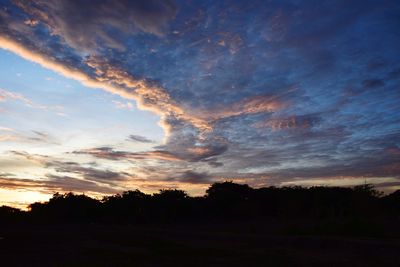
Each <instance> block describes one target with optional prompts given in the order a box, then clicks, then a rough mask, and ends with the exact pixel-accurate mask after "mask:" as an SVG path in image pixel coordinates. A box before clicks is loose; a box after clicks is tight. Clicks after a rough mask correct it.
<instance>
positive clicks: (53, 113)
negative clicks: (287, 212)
mask: <svg viewBox="0 0 400 267" xmlns="http://www.w3.org/2000/svg"><path fill="white" fill-rule="evenodd" d="M399 14H400V4H399V2H398V1H397V0H364V1H357V0H355V1H348V0H326V1H321V0H318V1H317V0H315V1H314V0H306V1H299V0H287V1H278V0H276V1H275V0H269V1H267V0H262V1H261V0H260V1H206V0H198V1H190V0H188V1H166V0H163V1H157V0H136V1H127V0H125V1H124V0H121V1H111V0H96V1H94V0H79V1H78V0H32V1H28V0H26V1H24V0H10V1H7V0H0V70H1V71H0V205H11V206H17V207H24V206H25V205H26V204H28V203H31V202H34V201H44V200H47V199H48V198H49V197H50V196H51V195H52V194H53V193H55V192H69V191H73V192H76V193H85V194H88V195H90V196H102V195H106V194H115V193H119V192H122V191H125V190H129V189H139V190H142V191H144V192H147V193H152V192H156V191H158V190H159V189H162V188H179V189H183V190H185V191H187V192H188V193H189V194H192V195H201V194H203V193H204V190H205V189H206V188H207V187H208V186H209V185H210V184H211V183H213V182H217V181H223V180H232V181H234V182H238V183H247V184H249V185H251V186H253V187H260V186H272V185H274V186H286V185H302V186H312V185H338V186H349V185H357V184H363V183H364V182H368V183H373V184H375V185H376V186H377V188H378V189H379V190H383V191H386V192H391V191H393V190H395V189H399V188H400V31H399V29H400V16H399Z"/></svg>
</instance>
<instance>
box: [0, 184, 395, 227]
mask: <svg viewBox="0 0 400 267" xmlns="http://www.w3.org/2000/svg"><path fill="white" fill-rule="evenodd" d="M29 209H30V210H29V211H28V212H22V211H20V210H18V209H14V208H10V207H5V206H3V207H1V208H0V219H1V221H2V222H13V221H20V220H26V221H31V222H86V223H92V222H101V223H133V224H171V223H184V222H191V221H192V222H201V221H207V222H210V221H232V220H237V221H241V220H253V219H262V220H264V219H274V220H275V219H277V220H283V219H284V220H287V219H289V220H290V219H297V220H298V219H305V220H308V219H312V220H324V219H334V220H342V219H345V220H349V219H350V220H351V221H352V222H354V221H357V220H358V221H362V220H363V218H368V220H371V219H373V218H378V219H389V220H390V219H399V218H400V191H396V192H394V193H392V194H390V195H386V196H383V195H382V193H380V192H379V191H376V190H375V189H374V188H373V186H371V185H362V186H356V187H354V188H342V187H310V188H304V187H297V186H295V187H280V188H278V187H267V188H258V189H253V188H251V187H249V186H248V185H242V184H236V183H233V182H222V183H215V184H213V185H211V186H210V188H209V189H208V190H207V191H206V195H205V196H203V197H190V196H188V195H187V194H186V193H185V192H184V191H182V190H176V189H174V190H160V192H159V193H156V194H153V195H150V194H145V193H143V192H141V191H139V190H135V191H126V192H124V193H122V194H117V195H113V196H108V197H104V198H103V199H102V200H96V199H93V198H91V197H88V196H86V195H75V194H73V193H67V194H59V193H56V194H54V195H53V197H52V198H51V199H50V200H49V201H48V202H45V203H33V204H31V205H30V206H29Z"/></svg>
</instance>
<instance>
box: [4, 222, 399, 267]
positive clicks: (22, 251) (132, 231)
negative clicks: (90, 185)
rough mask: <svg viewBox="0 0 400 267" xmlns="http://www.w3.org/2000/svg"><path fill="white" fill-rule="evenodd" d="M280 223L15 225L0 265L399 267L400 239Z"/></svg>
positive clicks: (6, 239) (6, 230) (9, 230)
mask: <svg viewBox="0 0 400 267" xmlns="http://www.w3.org/2000/svg"><path fill="white" fill-rule="evenodd" d="M278 229H283V228H281V227H280V226H279V225H274V224H272V223H271V225H265V224H264V225H262V226H261V225H254V224H252V223H242V224H235V225H223V224H215V225H190V226H177V225H175V226H168V227H161V228H160V227H143V226H140V227H139V226H132V225H90V224H86V225H52V226H51V225H30V226H26V225H14V226H3V227H2V228H1V230H0V237H1V238H0V258H1V262H0V265H1V266H190V267H194V266H341V267H342V266H400V253H399V252H400V239H399V238H388V237H360V236H358V237H351V236H340V237H338V236H335V237H333V236H317V235H308V234H306V233H305V234H301V235H300V234H296V233H294V232H293V231H292V232H290V231H289V232H287V233H285V231H283V232H282V231H280V230H278Z"/></svg>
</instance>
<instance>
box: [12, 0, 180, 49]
mask: <svg viewBox="0 0 400 267" xmlns="http://www.w3.org/2000/svg"><path fill="white" fill-rule="evenodd" d="M14 3H15V4H16V5H17V6H18V7H20V8H21V9H22V10H24V11H25V12H26V13H27V14H28V15H30V16H32V17H31V18H30V19H28V20H25V21H24V23H25V24H27V25H29V26H32V27H35V26H37V25H38V24H39V23H44V24H46V25H47V26H48V27H49V29H50V30H51V32H52V34H54V35H58V36H60V37H61V38H63V39H64V40H65V42H66V43H67V44H69V45H70V46H71V47H74V48H76V49H83V50H88V51H91V50H97V49H104V48H105V47H104V46H106V47H108V48H115V49H118V50H124V49H125V46H124V44H123V35H128V34H132V33H139V32H147V33H151V34H155V35H162V34H163V28H164V27H165V25H166V23H167V22H168V21H170V20H171V19H173V18H174V17H175V14H176V11H177V8H176V6H175V5H174V4H173V3H172V2H171V1H155V0H150V1H149V0H139V1H137V0H136V1H128V0H123V1H118V2H117V3H116V2H115V1H111V0H100V1H88V0H85V1H81V0H72V1H64V0H50V1H41V0H37V1H36V0H35V1H24V0H17V1H14Z"/></svg>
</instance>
